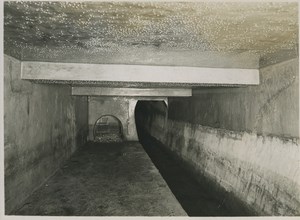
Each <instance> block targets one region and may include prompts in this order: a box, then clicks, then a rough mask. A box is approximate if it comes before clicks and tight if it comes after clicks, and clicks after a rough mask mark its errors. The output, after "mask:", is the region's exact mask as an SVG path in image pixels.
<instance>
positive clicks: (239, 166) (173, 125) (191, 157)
mask: <svg viewBox="0 0 300 220" xmlns="http://www.w3.org/2000/svg"><path fill="white" fill-rule="evenodd" d="M298 72H299V70H298V59H293V60H289V61H286V62H282V63H278V64H274V65H272V66H268V67H265V68H262V69H260V77H261V78H260V79H261V84H260V85H259V86H255V87H254V86H253V87H244V88H222V89H221V88H218V89H217V88H214V89H205V90H198V91H195V90H194V94H193V97H191V98H169V108H168V112H167V115H166V114H163V113H160V111H158V110H157V109H160V107H159V106H157V105H156V104H154V103H152V104H148V105H147V108H148V112H152V113H151V114H144V119H143V124H144V125H145V126H144V128H145V129H146V130H148V132H149V133H150V134H151V135H152V136H153V137H155V138H156V139H157V140H159V141H160V142H162V143H163V144H164V145H165V146H166V148H167V149H169V150H170V151H171V152H173V153H174V154H175V155H177V156H178V158H180V159H181V160H182V161H183V162H184V163H185V164H186V165H187V166H188V167H189V169H190V170H191V172H193V173H194V175H195V176H196V177H197V178H198V180H199V181H204V180H205V181H207V182H208V183H213V184H215V185H217V186H219V187H221V188H222V189H225V190H226V191H227V192H228V194H229V195H231V196H234V197H235V198H238V199H239V200H241V201H242V202H244V203H245V204H246V205H248V206H249V207H251V208H253V209H254V210H255V211H256V212H257V214H258V215H299V214H300V210H299V207H300V200H299V198H300V190H299V189H300V170H299V156H300V149H299V128H298V127H299V107H298V106H299V83H298V81H299V73H298ZM149 109H150V111H149ZM151 109H152V110H151ZM166 117H167V119H166ZM228 198H229V197H228ZM226 202H229V199H226Z"/></svg>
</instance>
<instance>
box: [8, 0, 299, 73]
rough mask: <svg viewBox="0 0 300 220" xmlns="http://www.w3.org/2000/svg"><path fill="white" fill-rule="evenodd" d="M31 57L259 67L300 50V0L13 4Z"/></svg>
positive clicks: (22, 47)
mask: <svg viewBox="0 0 300 220" xmlns="http://www.w3.org/2000/svg"><path fill="white" fill-rule="evenodd" d="M4 50H5V53H6V54H8V55H12V56H14V57H16V58H18V59H20V60H23V61H50V62H74V63H82V62H83V63H106V64H113V63H115V64H145V65H181V66H200V67H226V68H228V67H231V68H258V67H259V65H260V66H261V67H262V66H265V65H269V64H271V63H276V62H280V61H282V60H284V59H288V58H290V57H296V56H297V55H298V5H297V3H291V2H290V3H279V2H277V3H258V2H255V3H254V2H253V3H228V2H227V3H225V2H224V3H222V2H215V3H209V2H194V3H175V2H168V3H162V2H142V3H137V2H132V3H130V2H112V3H110V2H5V4H4Z"/></svg>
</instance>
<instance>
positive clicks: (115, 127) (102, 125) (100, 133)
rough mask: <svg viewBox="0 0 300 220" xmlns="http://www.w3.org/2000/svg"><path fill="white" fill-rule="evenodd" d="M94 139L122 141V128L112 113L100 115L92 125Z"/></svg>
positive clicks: (99, 140)
mask: <svg viewBox="0 0 300 220" xmlns="http://www.w3.org/2000/svg"><path fill="white" fill-rule="evenodd" d="M94 141H97V142H121V141H123V129H122V123H121V121H120V120H119V119H118V118H117V117H115V116H113V115H103V116H101V117H100V118H99V119H98V120H97V121H96V123H95V125H94Z"/></svg>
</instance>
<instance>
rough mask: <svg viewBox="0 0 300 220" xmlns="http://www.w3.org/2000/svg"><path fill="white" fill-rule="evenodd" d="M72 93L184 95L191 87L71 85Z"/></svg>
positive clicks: (189, 91) (154, 95)
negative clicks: (141, 87)
mask: <svg viewBox="0 0 300 220" xmlns="http://www.w3.org/2000/svg"><path fill="white" fill-rule="evenodd" d="M72 95H88V96H134V97H136V96H139V97H141V96H150V97H172V96H174V97H184V96H192V90H191V89H166V88H164V89H160V88H157V89H136V88H104V87H72Z"/></svg>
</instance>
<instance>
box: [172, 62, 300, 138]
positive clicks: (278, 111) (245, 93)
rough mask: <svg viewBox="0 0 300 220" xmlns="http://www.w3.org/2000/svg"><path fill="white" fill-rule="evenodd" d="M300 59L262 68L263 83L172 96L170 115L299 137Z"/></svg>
mask: <svg viewBox="0 0 300 220" xmlns="http://www.w3.org/2000/svg"><path fill="white" fill-rule="evenodd" d="M298 65H299V61H298V59H292V60H289V61H285V62H282V63H279V64H275V65H271V66H268V67H265V68H262V69H260V85H259V86H249V87H245V88H219V89H215V88H211V89H209V88H206V89H205V88H203V89H194V90H193V96H192V97H190V98H169V106H170V108H169V117H170V119H175V120H177V121H178V120H179V121H185V122H189V123H192V124H201V125H204V126H210V127H215V128H224V129H228V130H234V131H247V132H254V133H259V134H263V135H276V136H284V137H288V138H290V137H292V138H299V67H298Z"/></svg>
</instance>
